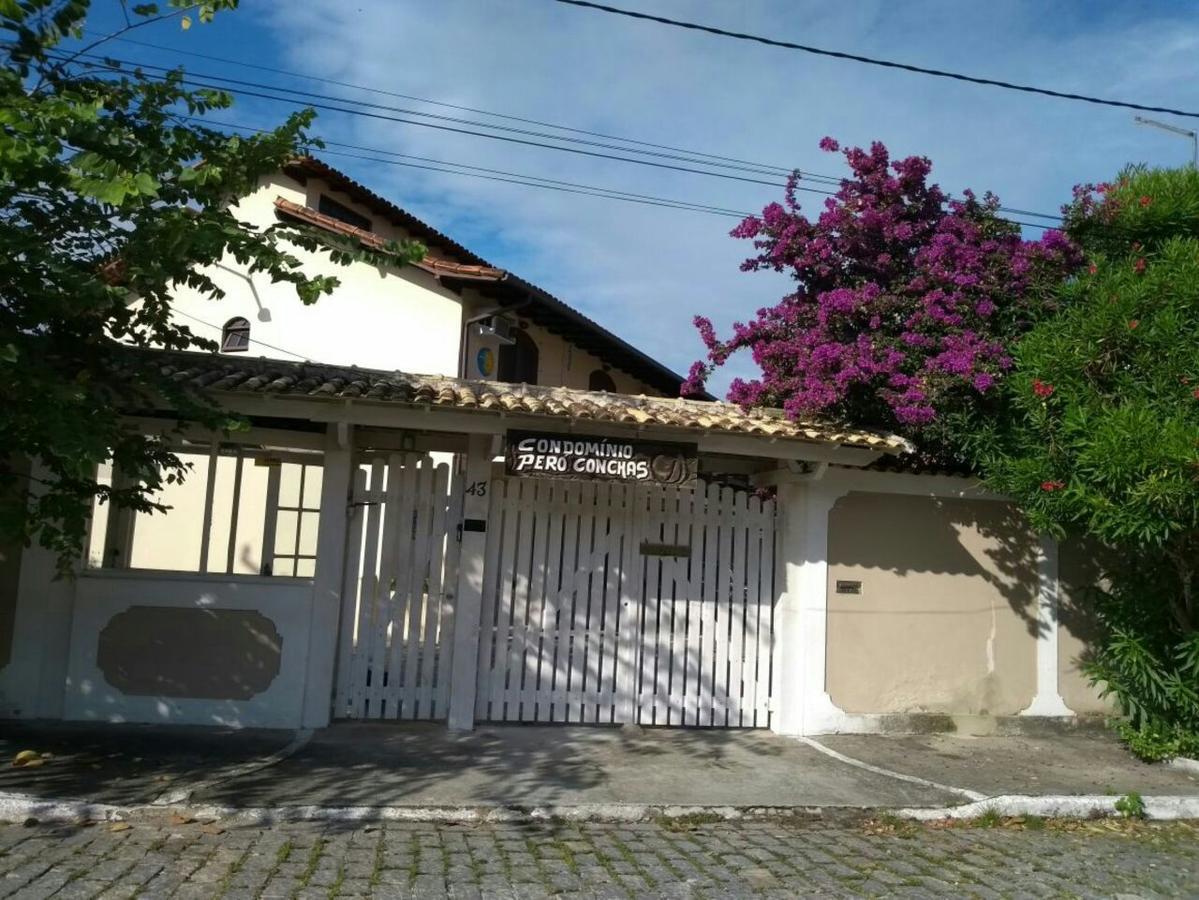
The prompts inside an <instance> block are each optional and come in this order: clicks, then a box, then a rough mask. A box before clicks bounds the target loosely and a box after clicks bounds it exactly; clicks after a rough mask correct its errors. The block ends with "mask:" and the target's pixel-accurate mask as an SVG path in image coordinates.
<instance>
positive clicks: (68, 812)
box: [0, 793, 1199, 826]
mask: <svg viewBox="0 0 1199 900" xmlns="http://www.w3.org/2000/svg"><path fill="white" fill-rule="evenodd" d="M1117 799H1119V798H1117V797H1112V796H1045V797H1035V796H1020V795H1006V796H998V797H989V798H986V799H983V800H977V801H974V802H971V803H965V804H962V805H960V806H947V807H908V808H905V809H882V808H864V807H798V806H787V807H770V806H752V807H751V806H747V807H738V806H670V805H657V806H655V805H650V804H632V803H609V804H581V805H576V806H530V807H517V806H341V807H329V806H283V807H278V808H265V807H247V808H244V809H243V808H238V807H231V806H211V805H180V806H174V807H169V806H164V805H155V804H143V805H136V806H120V805H116V804H109V803H92V802H89V801H86V800H45V799H42V798H39V797H32V796H29V795H27V794H11V793H0V822H12V823H22V822H27V821H29V820H31V819H32V820H36V821H37V822H38V823H42V824H68V825H74V824H80V823H83V822H138V821H141V822H146V823H151V824H153V823H161V822H162V821H163V820H164V819H166V818H167V817H168V816H169V815H171V814H180V815H186V816H187V817H188V818H189V819H194V820H198V821H219V822H221V823H222V824H227V825H243V826H270V825H276V824H284V823H289V822H330V823H337V822H340V823H347V824H352V823H370V822H443V823H458V824H484V823H489V822H495V823H498V822H508V823H511V822H538V821H550V820H565V821H575V822H645V821H652V820H656V819H686V818H689V817H704V818H714V819H719V820H723V821H737V820H761V819H785V818H792V819H799V818H813V817H820V816H824V815H826V814H832V813H837V814H840V815H863V816H866V815H878V814H881V813H889V814H891V815H896V816H899V817H901V818H906V819H911V820H913V821H923V822H928V821H936V820H941V819H974V818H978V817H979V816H982V815H985V814H987V813H990V812H992V811H993V812H995V813H997V814H999V815H1001V816H1022V815H1023V816H1042V817H1046V818H1064V819H1092V818H1099V817H1110V816H1117V815H1119V813H1118V812H1117V811H1116V808H1115V804H1116V801H1117ZM1144 803H1145V815H1146V818H1148V819H1154V820H1161V821H1173V820H1179V819H1199V797H1179V796H1159V797H1145V798H1144Z"/></svg>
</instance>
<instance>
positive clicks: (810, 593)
mask: <svg viewBox="0 0 1199 900" xmlns="http://www.w3.org/2000/svg"><path fill="white" fill-rule="evenodd" d="M841 493H843V491H842V490H841V489H838V488H835V487H833V486H831V485H829V484H828V483H826V482H824V481H813V482H811V483H810V484H809V485H808V490H807V498H806V502H805V504H804V533H803V543H802V551H801V558H802V561H801V563H800V568H799V579H800V591H801V596H802V598H803V602H802V603H801V605H800V621H799V630H800V640H801V646H802V648H803V650H802V652H801V654H800V655H801V657H802V663H803V682H802V683H803V726H802V729H803V730H802V732H801V733H802V734H822V733H824V732H827V731H836V730H839V729H838V726H839V724H840V723H841V722H842V720H843V719H844V718H845V713H844V711H842V710H841V709H840V708H838V707H837V706H836V705H835V704H834V703H833V700H832V698H831V697H830V696H829V693H828V517H829V513H830V512H832V509H833V504H835V503H836V502H837V498H838V497H839V496H840V495H841Z"/></svg>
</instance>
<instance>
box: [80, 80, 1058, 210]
mask: <svg viewBox="0 0 1199 900" xmlns="http://www.w3.org/2000/svg"><path fill="white" fill-rule="evenodd" d="M89 65H92V66H94V67H96V68H100V69H107V70H108V71H110V72H111V71H113V70H114V68H115V69H116V70H117V71H120V72H121V73H122V74H132V75H134V76H135V77H136V76H140V77H143V78H148V79H153V80H157V81H165V80H166V78H167V76H165V75H154V74H152V73H148V72H140V73H138V72H128V71H127V70H125V69H123V68H122V65H135V66H136V65H137V64H135V63H125V62H123V61H121V60H115V59H111V58H107V59H104V60H103V61H102V62H101V63H89ZM138 68H154V69H160V70H163V71H174V70H169V69H166V68H165V67H162V66H138ZM180 81H181V83H183V84H189V85H191V86H193V87H199V88H208V89H211V90H217V91H224V92H227V93H230V94H234V95H240V96H244V97H255V98H259V99H264V100H272V101H276V102H280V103H290V104H292V105H295V106H303V107H312V108H314V109H322V110H326V111H329V112H340V113H344V114H346V115H351V116H360V117H364V118H370V119H379V120H383V121H389V122H397V123H400V124H406V125H419V126H423V127H427V128H432V129H435V130H438V131H449V132H453V133H458V134H467V135H472V136H475V137H486V138H491V139H493V140H498V141H504V142H507V143H515V144H521V145H527V146H534V147H541V148H544V149H548V150H559V151H561V152H565V153H575V154H580V155H583V156H590V157H598V158H601V159H612V160H616V161H618V162H628V163H634V164H636V165H643V166H652V167H654V168H660V169H669V170H673V171H679V172H687V173H692V174H696V175H707V176H710V177H714V178H723V179H727V180H731V181H741V182H746V183H749V184H762V185H766V186H768V187H776V188H777V187H779V186H780V184H779V183H778V182H774V181H763V180H760V179H754V178H748V177H745V176H740V175H731V174H727V173H724V172H712V171H708V170H705V169H693V168H688V167H684V166H677V165H672V164H668V163H662V162H654V161H651V160H643V159H636V158H633V157H627V156H617V155H613V154H607V153H600V152H597V151H591V150H583V149H580V148H577V147H560V146H557V145H554V144H544V143H540V142H537V141H531V140H525V139H522V138H515V137H510V136H506V135H494V134H486V133H484V132H476V131H470V130H468V129H464V128H458V127H454V126H449V125H439V124H436V123H432V122H421V121H417V120H412V119H404V118H399V117H396V116H390V115H384V114H382V113H376V112H369V111H366V110H360V109H348V108H346V107H342V106H334V105H331V104H328V103H322V102H316V101H313V100H303V99H296V98H293V97H280V96H277V95H273V94H266V93H261V92H258V91H251V90H246V89H244V88H229V87H226V86H223V85H219V84H211V83H207V82H202V81H195V80H193V79H191V78H190V77H189V76H188V75H187V74H186V73H183V75H182V76H181V78H180ZM230 81H232V80H230ZM233 83H239V84H240V83H243V82H233ZM245 83H247V84H250V85H251V86H254V87H262V88H264V89H267V90H276V89H277V88H275V87H274V86H273V85H259V84H256V83H253V82H245ZM281 90H284V91H285V92H287V93H295V94H297V95H300V96H303V95H304V93H305V92H302V91H293V90H290V89H281ZM312 96H321V95H312ZM334 99H338V98H334ZM344 102H348V103H351V104H354V103H359V102H361V101H353V100H348V101H344ZM367 105H373V104H367ZM485 127H486V126H485ZM383 152H387V151H383ZM376 161H379V160H376ZM413 167H416V166H413ZM418 168H419V167H418ZM563 190H564V189H563ZM601 190H603V189H601ZM796 190H799V191H805V192H808V193H812V194H819V195H822V196H826V197H831V196H835V194H834V192H832V191H824V190H819V189H817V188H810V187H803V186H797V188H796ZM566 192H568V193H578V191H566ZM613 199H616V198H613ZM680 202H682V203H686V202H688V201H670V200H666V199H665V198H663V202H662V203H660V204H656V205H667V204H670V203H680ZM697 206H698V204H697ZM1007 221H1009V222H1012V223H1013V224H1015V225H1022V226H1026V227H1030V228H1050V227H1052V226H1049V225H1043V224H1040V223H1037V222H1026V221H1022V220H1019V219H1007Z"/></svg>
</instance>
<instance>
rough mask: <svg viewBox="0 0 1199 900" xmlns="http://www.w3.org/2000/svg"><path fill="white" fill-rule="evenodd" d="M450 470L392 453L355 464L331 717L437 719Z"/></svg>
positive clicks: (453, 500) (442, 702) (448, 563)
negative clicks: (358, 464) (335, 683)
mask: <svg viewBox="0 0 1199 900" xmlns="http://www.w3.org/2000/svg"><path fill="white" fill-rule="evenodd" d="M457 482H458V478H457V477H456V476H451V474H450V467H449V465H447V464H446V463H444V462H443V463H441V464H435V462H434V460H433V459H432V458H430V457H428V456H417V455H415V454H403V453H394V454H391V455H390V456H387V457H376V458H374V459H373V460H372V461H370V462H368V463H365V464H363V465H360V466H359V467H358V469H357V471H356V472H355V480H354V490H353V495H352V500H351V505H350V522H349V528H348V540H347V552H346V572H345V584H344V587H343V591H342V610H341V634H340V637H339V648H338V674H337V687H336V693H335V696H334V716H335V717H336V718H353V719H383V718H387V719H444V718H445V716H446V712H447V709H448V703H449V695H450V694H449V689H450V677H449V673H450V663H451V661H450V654H451V652H452V649H453V634H454V623H453V608H454V606H453V596H454V590H455V588H456V587H457V583H458V549H459V547H460V544H459V542H458V540H457V536H456V529H457V524H458V522H459V521H460V519H461V513H462V491H461V487H460V486H459V485H458V483H457Z"/></svg>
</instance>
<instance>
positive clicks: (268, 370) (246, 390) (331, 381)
mask: <svg viewBox="0 0 1199 900" xmlns="http://www.w3.org/2000/svg"><path fill="white" fill-rule="evenodd" d="M145 352H147V353H151V354H153V356H154V358H156V359H157V360H158V361H159V365H160V367H161V372H162V374H163V375H165V376H166V377H168V378H171V379H173V380H174V381H176V382H177V383H179V384H181V385H183V386H185V387H189V388H193V389H197V390H204V391H213V392H224V393H230V394H243V395H244V394H249V395H258V396H268V397H269V396H275V397H283V398H300V399H309V400H328V401H333V402H345V401H346V400H354V401H362V402H366V403H380V404H399V405H404V406H408V407H417V408H429V409H452V410H458V411H472V412H478V413H480V414H486V413H492V414H495V415H500V414H507V415H510V416H518V415H525V416H536V417H544V418H546V419H556V420H567V421H571V422H582V423H586V422H588V421H590V422H610V423H616V424H628V425H635V426H655V427H661V428H670V429H679V431H680V437H681V438H691V439H694V438H695V437H698V436H700V435H703V434H739V435H760V436H761V437H763V438H766V439H768V440H771V441H777V440H793V441H806V442H809V443H817V444H824V445H835V446H844V447H855V448H862V449H868V450H875V451H879V452H882V453H888V454H896V453H902V452H905V451H910V450H911V445H910V444H909V443H908V442H907V441H906V440H904V439H903V438H901V437H897V436H896V435H890V434H882V433H877V432H872V431H864V430H861V429H854V428H846V427H843V426H841V425H838V424H836V423H833V422H828V421H823V420H820V419H804V420H801V421H794V420H791V419H788V418H786V417H785V416H784V415H783V414H782V412H781V411H777V410H756V409H755V410H744V409H742V408H741V407H739V406H736V405H734V404H732V403H720V402H705V401H702V400H684V399H681V398H677V397H646V396H639V397H632V396H629V395H627V394H610V393H608V392H606V391H584V390H578V389H575V388H563V387H545V386H541V385H532V384H504V383H500V382H493V381H469V380H466V379H460V378H447V377H445V376H442V375H411V374H408V373H405V372H384V371H380V370H375V369H359V368H357V367H350V368H346V367H343V366H331V365H325V364H318V363H299V362H290V361H284V360H276V359H266V358H257V359H255V358H246V357H231V356H228V355H220V354H212V353H184V352H168V351H145Z"/></svg>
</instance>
